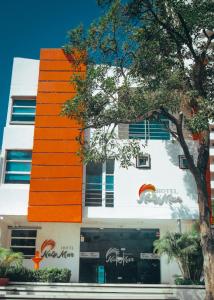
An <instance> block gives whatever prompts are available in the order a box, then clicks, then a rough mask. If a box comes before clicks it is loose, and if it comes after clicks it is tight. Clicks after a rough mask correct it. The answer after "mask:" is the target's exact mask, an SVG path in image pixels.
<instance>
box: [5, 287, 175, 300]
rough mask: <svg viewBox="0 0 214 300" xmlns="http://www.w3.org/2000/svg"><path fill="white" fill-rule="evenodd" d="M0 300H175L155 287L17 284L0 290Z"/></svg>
mask: <svg viewBox="0 0 214 300" xmlns="http://www.w3.org/2000/svg"><path fill="white" fill-rule="evenodd" d="M0 299H7V300H10V299H11V300H12V299H20V300H21V299H22V300H25V299H28V300H29V299H32V300H34V299H60V300H62V299H73V300H77V299H85V300H89V299H95V300H102V299H106V300H107V299H115V300H117V299H118V300H123V299H125V300H132V299H142V300H164V299H168V300H179V299H178V298H177V297H175V296H174V294H173V289H171V288H169V287H167V286H162V287H161V286H159V285H154V286H151V285H140V284H133V285H129V284H127V285H125V284H124V285H119V284H118V285H117V284H109V285H108V284H105V285H104V284H103V285H99V284H54V283H52V284H48V283H27V284H24V283H20V284H9V285H8V286H5V287H0Z"/></svg>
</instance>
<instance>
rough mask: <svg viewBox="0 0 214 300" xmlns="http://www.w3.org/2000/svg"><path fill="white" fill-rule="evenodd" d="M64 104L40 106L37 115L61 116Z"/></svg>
mask: <svg viewBox="0 0 214 300" xmlns="http://www.w3.org/2000/svg"><path fill="white" fill-rule="evenodd" d="M62 105H63V104H51V103H50V104H40V105H38V106H37V108H36V115H37V116H41V115H43V116H44V115H45V116H59V114H60V113H61V111H62Z"/></svg>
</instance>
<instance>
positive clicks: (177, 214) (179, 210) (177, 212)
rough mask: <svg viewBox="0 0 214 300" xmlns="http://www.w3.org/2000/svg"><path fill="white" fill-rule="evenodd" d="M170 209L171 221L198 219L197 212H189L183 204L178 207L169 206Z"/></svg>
mask: <svg viewBox="0 0 214 300" xmlns="http://www.w3.org/2000/svg"><path fill="white" fill-rule="evenodd" d="M170 209H171V211H172V214H171V217H172V219H185V220H189V219H198V212H197V211H192V210H190V209H189V207H187V206H185V205H183V204H181V205H180V206H179V207H173V206H170Z"/></svg>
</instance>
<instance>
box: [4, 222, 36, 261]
mask: <svg viewBox="0 0 214 300" xmlns="http://www.w3.org/2000/svg"><path fill="white" fill-rule="evenodd" d="M15 230H19V231H27V230H28V231H35V232H36V234H35V237H32V236H28V237H23V236H15V237H13V236H12V232H13V231H15ZM37 234H38V232H37V229H35V228H30V227H29V228H11V231H10V249H11V250H13V251H14V248H15V249H17V251H15V252H22V251H21V250H20V251H19V249H23V248H24V249H34V254H33V255H25V254H24V253H23V252H22V253H23V256H24V259H31V258H32V257H34V255H35V252H36V239H37ZM12 240H35V244H34V246H26V245H24V246H17V245H15V246H13V245H12Z"/></svg>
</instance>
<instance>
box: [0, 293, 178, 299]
mask: <svg viewBox="0 0 214 300" xmlns="http://www.w3.org/2000/svg"><path fill="white" fill-rule="evenodd" d="M0 299H7V300H9V299H20V300H21V299H22V300H24V299H28V300H29V299H32V300H34V299H38V300H39V299H41V300H42V299H59V300H65V299H72V300H78V299H82V300H83V299H84V300H89V299H94V300H108V299H109V300H110V299H115V300H117V299H118V300H124V299H126V300H134V299H135V300H137V299H142V300H166V299H167V300H179V299H178V298H177V297H175V296H173V295H156V294H154V295H146V294H144V295H142V294H126V293H125V294H115V293H109V294H106V293H99V294H92V293H91V294H89V293H68V294H64V293H60V294H55V293H42V294H36V295H32V294H31V295H30V294H25V293H19V294H18V295H13V294H10V293H8V294H1V293H0Z"/></svg>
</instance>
